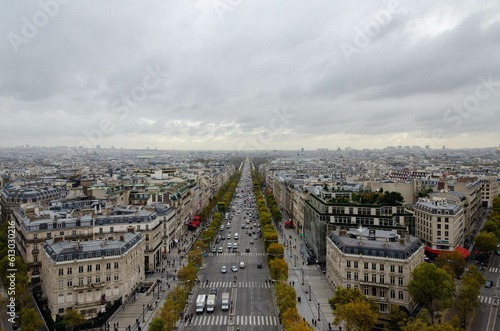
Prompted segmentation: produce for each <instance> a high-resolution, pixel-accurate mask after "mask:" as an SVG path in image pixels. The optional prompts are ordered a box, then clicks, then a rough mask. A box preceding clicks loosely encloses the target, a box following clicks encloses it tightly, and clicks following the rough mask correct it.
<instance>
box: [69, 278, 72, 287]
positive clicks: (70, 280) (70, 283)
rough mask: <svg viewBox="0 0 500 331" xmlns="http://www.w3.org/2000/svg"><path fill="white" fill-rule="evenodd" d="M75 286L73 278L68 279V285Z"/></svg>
mask: <svg viewBox="0 0 500 331" xmlns="http://www.w3.org/2000/svg"><path fill="white" fill-rule="evenodd" d="M72 286H73V279H68V287H72Z"/></svg>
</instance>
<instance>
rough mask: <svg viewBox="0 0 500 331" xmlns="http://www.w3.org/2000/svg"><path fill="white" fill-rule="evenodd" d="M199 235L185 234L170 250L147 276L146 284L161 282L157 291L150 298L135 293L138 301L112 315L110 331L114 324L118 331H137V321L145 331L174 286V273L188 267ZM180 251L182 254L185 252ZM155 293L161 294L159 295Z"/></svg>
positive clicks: (199, 230) (175, 276)
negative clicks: (188, 258)
mask: <svg viewBox="0 0 500 331" xmlns="http://www.w3.org/2000/svg"><path fill="white" fill-rule="evenodd" d="M201 231H202V230H201V229H198V230H197V231H194V232H190V231H188V232H186V233H185V234H184V235H183V237H182V238H180V240H179V244H178V246H177V247H173V248H172V250H171V251H170V253H168V254H167V255H166V258H165V259H163V260H162V261H161V264H160V265H158V266H157V268H158V270H159V271H158V272H156V271H155V272H154V273H152V274H150V275H146V279H145V282H157V280H160V281H161V285H160V287H159V288H158V286H157V287H156V288H155V289H154V292H152V293H151V294H149V295H148V294H147V293H146V292H145V293H137V299H136V300H135V301H133V300H132V301H129V302H126V303H125V304H124V305H123V306H122V308H119V309H118V310H117V312H116V313H115V315H114V316H113V317H112V318H110V319H109V323H110V326H111V330H113V329H114V325H115V324H116V323H118V326H117V329H118V330H128V327H129V326H130V328H131V330H138V328H137V320H138V321H139V326H140V327H141V330H142V331H146V330H147V328H148V325H149V323H150V322H151V320H152V319H153V318H154V316H155V314H156V312H157V311H158V310H159V309H161V307H162V306H163V304H164V303H165V299H166V297H167V295H168V292H169V291H168V290H169V288H173V287H175V286H176V285H177V272H178V271H179V269H180V268H182V267H183V266H184V265H186V264H187V252H189V250H190V249H191V246H192V245H193V243H194V242H195V241H196V238H198V236H199V235H200V234H201ZM183 250H185V252H184V251H183ZM162 269H165V271H164V272H162ZM168 285H170V287H169V286H168ZM158 289H159V290H160V292H158ZM148 305H150V306H151V307H152V309H151V310H147V307H148ZM144 310H146V312H145V315H144V321H143V318H142V316H143V311H144ZM179 323H180V322H177V326H179Z"/></svg>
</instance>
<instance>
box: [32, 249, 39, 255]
mask: <svg viewBox="0 0 500 331" xmlns="http://www.w3.org/2000/svg"><path fill="white" fill-rule="evenodd" d="M31 253H32V254H38V253H40V251H39V250H38V248H33V249H32V250H31Z"/></svg>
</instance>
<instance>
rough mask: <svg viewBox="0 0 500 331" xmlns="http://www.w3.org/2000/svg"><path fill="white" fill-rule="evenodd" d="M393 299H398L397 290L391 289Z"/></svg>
mask: <svg viewBox="0 0 500 331" xmlns="http://www.w3.org/2000/svg"><path fill="white" fill-rule="evenodd" d="M391 299H396V291H394V290H391Z"/></svg>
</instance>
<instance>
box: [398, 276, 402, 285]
mask: <svg viewBox="0 0 500 331" xmlns="http://www.w3.org/2000/svg"><path fill="white" fill-rule="evenodd" d="M398 284H399V286H403V278H401V277H399V279H398Z"/></svg>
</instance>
